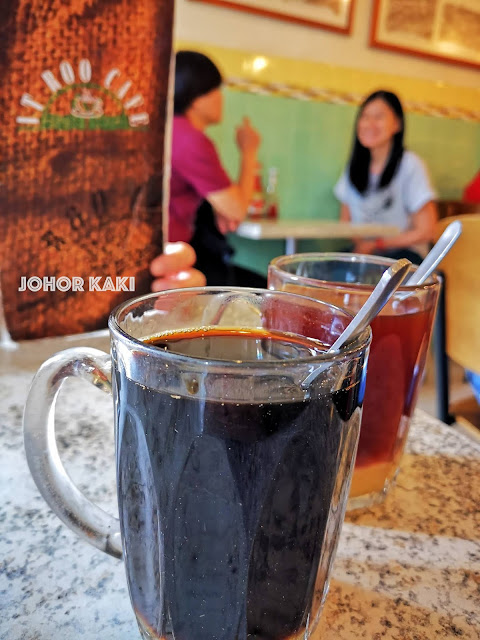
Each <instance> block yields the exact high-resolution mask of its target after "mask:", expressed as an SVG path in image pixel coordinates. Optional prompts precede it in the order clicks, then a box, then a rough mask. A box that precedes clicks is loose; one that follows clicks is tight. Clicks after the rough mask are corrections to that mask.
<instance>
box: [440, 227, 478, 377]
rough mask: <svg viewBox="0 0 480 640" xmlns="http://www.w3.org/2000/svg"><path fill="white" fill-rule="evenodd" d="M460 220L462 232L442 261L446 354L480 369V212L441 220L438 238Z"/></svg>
mask: <svg viewBox="0 0 480 640" xmlns="http://www.w3.org/2000/svg"><path fill="white" fill-rule="evenodd" d="M454 220H460V221H461V222H462V225H463V232H462V235H461V236H460V238H459V239H458V240H457V242H456V244H455V246H454V247H453V249H452V250H451V251H450V253H449V254H448V255H447V256H446V257H445V258H444V260H443V261H442V263H441V264H440V270H441V271H443V273H444V274H445V279H446V284H445V322H446V350H447V355H448V356H449V357H450V358H452V360H455V362H458V364H460V365H461V366H462V367H465V368H466V369H471V370H472V371H475V372H477V373H480V214H473V215H471V214H468V215H462V216H453V217H449V218H445V219H443V220H440V221H439V222H438V224H437V226H436V230H435V236H436V239H437V238H438V237H439V236H440V235H441V233H442V232H443V230H444V229H445V227H446V226H447V225H448V224H450V223H451V222H453V221H454Z"/></svg>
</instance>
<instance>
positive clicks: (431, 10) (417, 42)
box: [370, 0, 480, 68]
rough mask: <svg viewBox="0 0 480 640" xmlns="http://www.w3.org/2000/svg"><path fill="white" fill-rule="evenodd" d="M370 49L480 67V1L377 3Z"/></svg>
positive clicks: (377, 0)
mask: <svg viewBox="0 0 480 640" xmlns="http://www.w3.org/2000/svg"><path fill="white" fill-rule="evenodd" d="M370 45H371V46H373V47H379V48H381V49H389V50H390V51H398V52H400V53H407V54H412V55H416V56H421V57H424V58H431V59H433V60H440V61H442V62H452V63H455V64H461V65H465V66H468V67H475V68H478V67H480V0H422V2H419V0H374V6H373V19H372V28H371V32H370Z"/></svg>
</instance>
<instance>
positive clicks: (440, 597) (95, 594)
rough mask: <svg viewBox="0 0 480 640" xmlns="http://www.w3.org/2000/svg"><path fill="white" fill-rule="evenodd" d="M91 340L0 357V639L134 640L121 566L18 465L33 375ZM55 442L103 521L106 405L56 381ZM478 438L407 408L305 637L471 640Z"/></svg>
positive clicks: (349, 523) (110, 471)
mask: <svg viewBox="0 0 480 640" xmlns="http://www.w3.org/2000/svg"><path fill="white" fill-rule="evenodd" d="M77 344H78V345H89V346H96V347H97V348H101V349H104V350H108V339H107V337H106V336H105V335H104V334H102V333H100V334H95V335H90V336H79V337H77V338H61V339H48V340H40V341H34V342H32V343H24V344H21V345H18V346H17V348H15V349H14V348H11V349H9V348H3V349H2V348H0V451H1V464H0V492H1V496H0V640H73V639H75V640H77V639H79V638H81V640H99V639H100V638H101V639H102V640H134V639H135V638H139V637H140V636H139V633H138V630H137V626H136V622H135V619H134V615H133V612H132V610H131V607H130V603H129V598H128V591H127V585H126V580H125V575H124V569H123V565H122V562H121V561H119V560H116V559H114V558H112V557H110V556H107V555H105V554H103V553H102V552H101V551H98V550H96V549H95V548H94V547H92V546H90V545H89V544H87V543H86V542H84V541H82V540H80V539H79V538H77V537H76V536H75V534H74V533H72V532H71V531H70V530H69V529H68V528H67V527H66V526H65V525H63V524H62V523H61V522H60V520H58V519H57V517H56V516H55V515H53V513H52V512H51V511H50V509H49V507H48V506H47V505H46V503H45V502H44V501H43V499H42V498H41V496H40V494H39V492H38V490H37V488H36V486H35V484H34V482H33V480H32V478H31V477H30V473H29V470H28V467H27V463H26V460H25V454H24V449H23V440H22V412H23V406H24V402H25V398H26V394H27V391H28V387H29V384H30V382H31V379H32V376H33V374H34V371H35V370H36V369H37V367H38V365H39V364H40V363H41V362H42V361H43V360H44V359H45V358H47V357H48V356H50V355H51V354H53V353H55V352H56V351H58V350H61V349H64V348H66V347H70V346H74V345H75V346H76V345H77ZM57 441H58V446H59V451H60V455H61V458H62V459H63V461H64V464H65V466H66V469H67V471H68V473H69V474H70V475H71V477H72V478H73V479H74V481H75V482H76V483H78V485H79V486H80V487H81V489H82V490H83V491H84V492H85V493H86V494H87V495H88V496H89V497H90V498H91V499H93V500H94V501H95V502H97V503H98V504H100V505H101V506H102V507H103V508H105V509H106V510H108V511H110V512H111V513H115V510H116V501H115V489H114V486H115V476H114V452H113V408H112V405H111V401H110V398H109V397H108V396H106V395H105V394H103V393H102V392H100V391H99V390H97V389H95V388H94V387H91V386H90V385H89V384H88V383H86V382H83V381H80V380H75V381H73V380H68V381H67V382H66V383H65V385H64V388H63V389H62V390H61V392H60V395H59V400H58V408H57ZM479 474H480V442H479V440H478V439H476V438H475V437H474V436H471V435H469V434H467V433H464V432H462V431H460V430H459V429H457V428H455V427H449V426H446V425H445V424H443V423H441V422H439V421H438V420H436V419H434V418H432V417H430V416H429V415H427V414H426V413H424V412H422V411H417V412H416V413H415V416H414V419H413V425H412V428H411V431H410V435H409V438H408V444H407V449H406V453H405V455H404V457H403V460H402V467H401V472H400V474H399V476H398V482H397V486H396V487H395V488H394V489H393V490H392V491H391V493H390V495H389V496H388V497H387V499H386V501H385V502H384V504H382V505H380V506H375V507H372V508H370V509H366V510H357V511H354V512H351V513H350V514H348V516H347V519H346V522H345V524H344V527H343V531H342V534H341V539H340V543H339V547H338V552H337V557H336V560H335V564H334V569H333V578H332V581H331V586H330V593H329V595H328V597H327V601H326V605H325V608H324V612H323V615H322V619H321V622H320V624H319V626H318V628H317V631H316V632H315V633H314V634H313V635H312V636H311V638H312V639H313V640H358V639H359V638H364V639H365V640H384V639H385V640H440V639H443V638H455V639H458V638H462V640H474V639H475V640H478V638H479V632H480V592H479V586H480V540H479V538H480V520H479V507H480V495H479V492H480V481H479V480H480V478H479Z"/></svg>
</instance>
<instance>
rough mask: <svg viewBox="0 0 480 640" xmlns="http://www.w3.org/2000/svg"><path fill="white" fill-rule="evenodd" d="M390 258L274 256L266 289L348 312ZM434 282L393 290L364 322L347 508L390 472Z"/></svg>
mask: <svg viewBox="0 0 480 640" xmlns="http://www.w3.org/2000/svg"><path fill="white" fill-rule="evenodd" d="M393 262H394V261H393V260H389V259H388V258H380V257H377V256H370V255H356V254H346V253H345V254H342V253H309V254H298V255H291V256H282V257H280V258H276V259H275V260H273V261H272V262H271V264H270V266H269V272H268V286H269V288H270V289H275V290H279V291H280V290H282V291H289V292H294V293H299V294H303V295H306V296H311V297H315V298H319V299H320V300H323V301H326V302H329V303H331V304H335V305H338V306H340V307H342V308H344V309H347V310H348V311H350V312H351V313H356V312H357V311H358V310H359V309H360V307H361V306H362V305H363V303H364V302H365V300H366V299H367V297H368V296H369V295H370V293H371V292H372V290H373V288H374V286H375V285H376V284H377V283H378V281H379V280H380V278H381V276H382V274H383V273H384V271H385V269H387V268H388V267H389V266H390V265H391V264H393ZM440 286H441V285H440V280H439V279H438V278H437V276H435V275H433V276H431V277H430V279H429V280H428V281H427V282H426V283H424V284H423V285H420V286H414V287H408V286H403V287H400V289H398V291H397V292H396V293H395V295H394V296H393V298H392V299H391V301H390V302H389V303H388V304H387V305H386V306H385V307H384V309H383V310H382V311H381V313H380V314H379V315H378V316H377V317H376V318H375V319H374V320H373V322H372V325H371V326H372V332H373V339H372V346H371V352H370V357H369V363H368V376H367V387H366V392H365V406H364V411H363V417H362V427H361V431H360V439H359V444H358V451H357V458H356V462H355V469H354V473H353V479H352V485H351V489H350V499H349V503H348V508H352V509H355V508H360V507H367V506H370V505H372V504H376V503H379V502H382V501H383V499H384V498H385V496H386V494H387V492H388V490H389V488H390V487H391V486H392V484H393V483H394V481H395V478H396V476H397V474H398V471H399V463H400V458H401V456H402V453H403V449H404V446H405V441H406V438H407V434H408V429H409V425H410V419H411V416H412V413H413V410H414V409H415V404H416V401H417V395H418V391H419V387H420V381H421V379H422V375H423V371H424V368H425V361H426V357H427V351H428V345H429V342H430V336H431V333H432V327H433V320H434V317H435V311H436V307H437V301H438V294H439V292H440Z"/></svg>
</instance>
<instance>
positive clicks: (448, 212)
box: [437, 200, 480, 222]
mask: <svg viewBox="0 0 480 640" xmlns="http://www.w3.org/2000/svg"><path fill="white" fill-rule="evenodd" d="M437 209H438V217H439V218H440V219H442V218H451V217H452V216H463V215H467V214H468V215H471V214H476V213H480V202H478V203H476V204H471V203H468V202H462V201H461V200H437ZM450 222H451V221H450Z"/></svg>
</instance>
